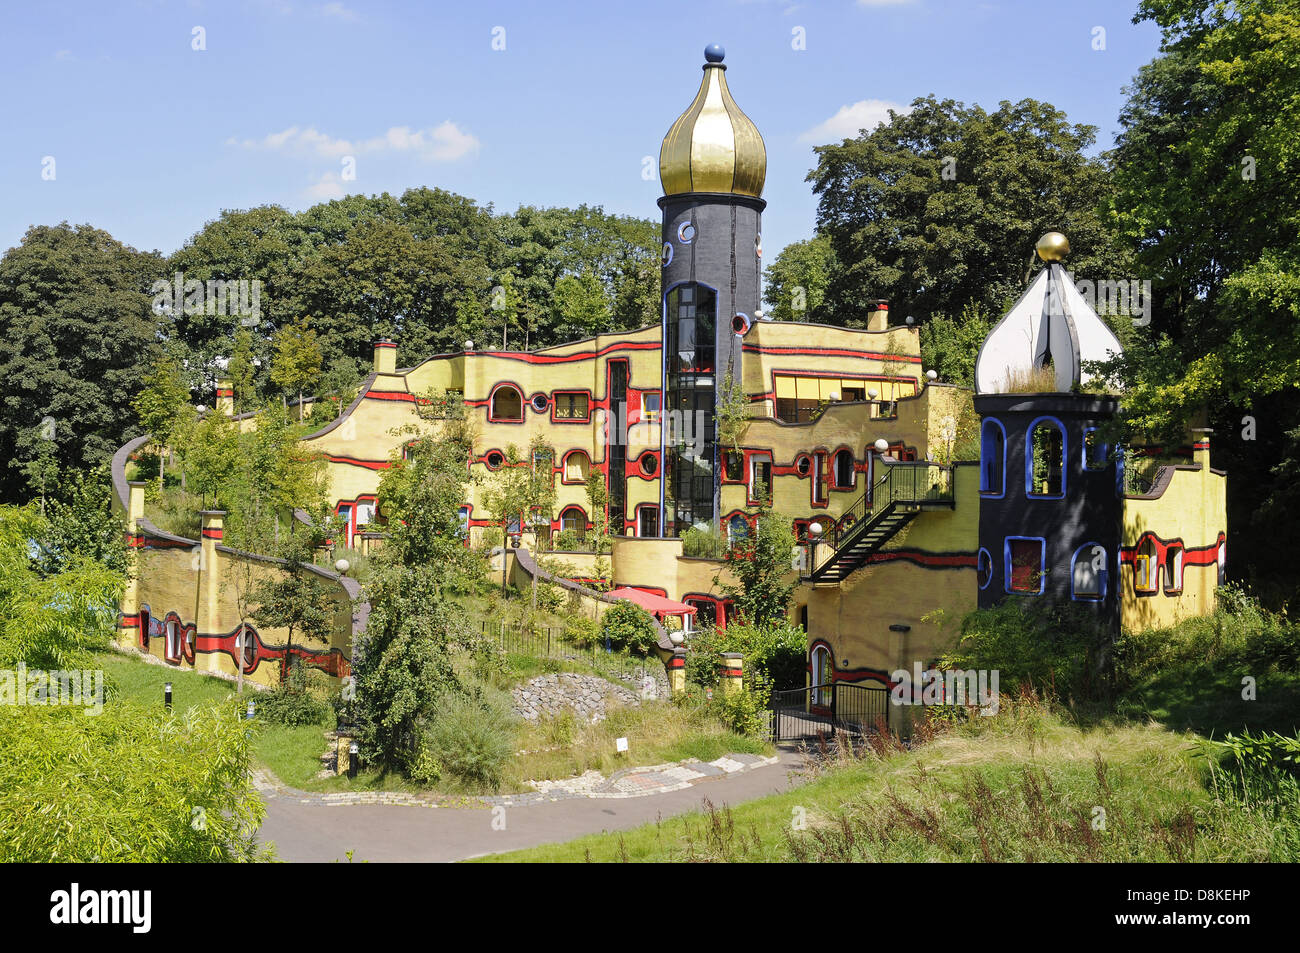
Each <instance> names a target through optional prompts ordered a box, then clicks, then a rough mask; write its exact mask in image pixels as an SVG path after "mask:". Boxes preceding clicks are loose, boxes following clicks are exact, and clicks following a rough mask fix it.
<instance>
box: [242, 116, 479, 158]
mask: <svg viewBox="0 0 1300 953" xmlns="http://www.w3.org/2000/svg"><path fill="white" fill-rule="evenodd" d="M226 144H227V145H233V146H240V147H242V148H244V149H260V150H266V151H269V152H289V153H300V154H303V153H305V154H308V155H316V156H319V157H321V158H325V159H337V158H340V157H342V156H359V155H379V154H383V153H389V154H396V153H414V154H416V155H417V156H419V157H420V158H422V159H426V160H428V161H431V162H451V161H453V160H456V159H460V158H462V157H464V156H466V155H469V154H470V153H473V152H477V151H478V148H479V145H480V143H479V140H478V137H477V136H475V135H474V134H473V133H469V132H466V131H464V130H463V129H461V128H460V127H459V126H458V125H456V124H455V123H454V122H452V121H451V120H450V119H448V120H446V121H444V122H442V123H441V124H439V125H437V126H434V127H433V128H431V129H414V130H413V129H411V127H410V126H393V127H392V128H391V129H389V130H388V131H387V132H386V133H384V134H383V135H382V136H375V137H373V138H371V139H357V140H354V139H338V138H335V137H333V136H330V135H327V134H326V133H323V132H321V131H319V130H318V129H316V128H314V127H311V126H308V127H306V128H303V127H301V126H290V127H289V128H288V129H284V130H282V131H280V132H273V133H271V134H270V135H267V136H263V137H262V138H261V139H236V138H234V137H232V138H230V139H227V140H226Z"/></svg>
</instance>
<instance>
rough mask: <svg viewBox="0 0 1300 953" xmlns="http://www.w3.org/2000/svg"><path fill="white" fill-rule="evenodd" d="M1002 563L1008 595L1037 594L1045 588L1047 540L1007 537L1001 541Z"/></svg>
mask: <svg viewBox="0 0 1300 953" xmlns="http://www.w3.org/2000/svg"><path fill="white" fill-rule="evenodd" d="M1002 566H1003V579H1004V580H1005V582H1004V583H1003V586H1004V588H1005V590H1006V592H1007V594H1008V595H1022V596H1041V595H1042V594H1043V591H1044V590H1045V589H1046V588H1047V540H1046V539H1044V538H1043V537H1041V536H1008V537H1007V538H1006V540H1005V541H1004V542H1003V544H1002Z"/></svg>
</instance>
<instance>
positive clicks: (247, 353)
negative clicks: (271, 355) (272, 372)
mask: <svg viewBox="0 0 1300 953" xmlns="http://www.w3.org/2000/svg"><path fill="white" fill-rule="evenodd" d="M255 340H256V339H255V337H254V335H253V332H252V331H250V330H249V329H248V328H246V327H243V326H241V327H240V328H239V329H238V330H237V331H235V341H234V347H233V349H232V350H231V352H230V360H229V361H228V362H227V363H226V376H228V377H229V378H230V386H231V389H232V390H233V391H234V394H233V397H234V404H235V413H240V412H242V411H243V410H244V409H245V408H246V407H247V406H248V403H249V401H251V400H252V399H253V397H254V394H255V391H254V381H255V379H256V377H257V366H258V363H259V362H258V357H257V351H256V348H255Z"/></svg>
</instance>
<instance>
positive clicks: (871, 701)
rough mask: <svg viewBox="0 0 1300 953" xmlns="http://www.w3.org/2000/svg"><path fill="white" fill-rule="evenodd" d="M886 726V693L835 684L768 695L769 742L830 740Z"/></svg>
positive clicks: (879, 688)
mask: <svg viewBox="0 0 1300 953" xmlns="http://www.w3.org/2000/svg"><path fill="white" fill-rule="evenodd" d="M888 725H889V689H888V688H885V687H884V686H877V685H853V684H849V683H835V682H832V683H831V684H830V685H810V686H808V687H807V688H795V689H790V690H788V691H783V692H773V693H772V740H773V741H809V740H812V739H815V738H832V737H834V736H835V733H836V732H837V731H842V732H848V733H850V734H863V733H864V732H867V731H874V730H876V728H877V727H878V726H884V727H888Z"/></svg>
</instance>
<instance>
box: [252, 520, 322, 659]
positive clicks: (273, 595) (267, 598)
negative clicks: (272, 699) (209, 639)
mask: <svg viewBox="0 0 1300 953" xmlns="http://www.w3.org/2000/svg"><path fill="white" fill-rule="evenodd" d="M324 542H325V540H324V527H320V526H316V527H303V526H301V525H300V526H299V527H297V531H296V532H294V533H291V534H290V535H289V536H287V537H285V538H284V540H283V541H282V543H281V545H280V546H279V547H278V549H279V553H278V555H279V557H280V558H281V559H282V560H284V564H283V566H282V569H281V571H280V572H277V573H274V574H271V575H268V576H267V577H265V578H264V579H262V580H260V581H259V582H258V583H257V584H256V585H255V586H254V588H253V592H252V596H251V601H252V611H251V612H250V613H249V617H250V618H251V619H252V620H253V621H254V622H256V623H257V624H258V625H261V626H264V627H266V628H273V629H284V630H285V644H284V659H283V660H282V661H281V664H280V682H281V683H282V684H283V683H284V682H287V681H288V680H289V674H290V671H291V667H292V666H293V665H294V664H295V661H294V658H293V637H294V635H295V634H297V635H299V636H300V637H301V638H303V639H304V640H306V641H309V642H319V643H322V644H324V645H328V644H329V639H330V635H331V634H332V633H333V631H334V624H335V621H336V610H335V605H336V603H335V602H334V600H333V599H332V598H331V595H332V588H333V587H332V586H331V585H330V584H329V583H327V582H326V581H325V579H324V578H323V577H322V576H321V575H320V573H319V571H318V570H317V569H316V567H315V566H314V565H313V560H314V559H315V552H316V550H317V549H318V548H320V547H321V546H322V545H323V544H324Z"/></svg>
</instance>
